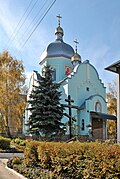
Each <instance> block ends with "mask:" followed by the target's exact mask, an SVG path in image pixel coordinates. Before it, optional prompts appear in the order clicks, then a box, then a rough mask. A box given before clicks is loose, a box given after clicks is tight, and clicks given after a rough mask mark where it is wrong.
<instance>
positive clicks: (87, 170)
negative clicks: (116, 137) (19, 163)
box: [23, 141, 120, 179]
mask: <svg viewBox="0 0 120 179" xmlns="http://www.w3.org/2000/svg"><path fill="white" fill-rule="evenodd" d="M24 156H25V157H24V162H23V164H24V165H25V166H27V168H30V167H32V168H31V169H33V166H35V167H36V172H38V171H39V170H40V171H41V170H44V171H49V172H48V173H49V174H50V176H51V178H54V179H56V178H63V179H66V178H70V179H89V178H90V179H92V178H98V179H99V178H101V179H102V178H107V179H117V178H120V146H119V145H108V144H107V145H106V144H101V143H98V142H95V143H92V142H91V143H80V142H74V143H60V142H37V141H30V142H27V145H26V148H25V152H24ZM33 170H34V169H33ZM28 178H29V177H28ZM33 178H34V177H33ZM36 178H37V177H36ZM48 178H49V177H48Z"/></svg>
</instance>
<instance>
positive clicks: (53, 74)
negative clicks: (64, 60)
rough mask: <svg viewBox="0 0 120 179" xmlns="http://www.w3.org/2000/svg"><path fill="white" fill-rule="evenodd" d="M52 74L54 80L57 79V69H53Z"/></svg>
mask: <svg viewBox="0 0 120 179" xmlns="http://www.w3.org/2000/svg"><path fill="white" fill-rule="evenodd" d="M52 76H53V81H56V70H55V69H54V70H53V73H52Z"/></svg>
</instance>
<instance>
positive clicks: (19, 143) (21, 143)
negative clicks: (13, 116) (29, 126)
mask: <svg viewBox="0 0 120 179" xmlns="http://www.w3.org/2000/svg"><path fill="white" fill-rule="evenodd" d="M25 145H26V140H23V139H20V138H16V139H12V140H11V146H12V147H15V148H16V149H17V150H18V151H24V148H25Z"/></svg>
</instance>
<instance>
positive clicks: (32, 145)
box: [24, 141, 39, 166]
mask: <svg viewBox="0 0 120 179" xmlns="http://www.w3.org/2000/svg"><path fill="white" fill-rule="evenodd" d="M38 144H39V142H37V141H29V142H27V143H26V148H25V150H24V164H25V165H27V166H32V165H36V164H37V162H38V153H37V146H38Z"/></svg>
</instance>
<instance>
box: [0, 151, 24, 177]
mask: <svg viewBox="0 0 120 179" xmlns="http://www.w3.org/2000/svg"><path fill="white" fill-rule="evenodd" d="M11 155H14V156H15V154H2V153H0V179H26V178H25V177H23V176H22V175H20V174H18V173H17V172H14V171H13V170H11V169H8V168H7V167H6V164H7V160H8V159H9V158H10V157H11ZM18 155H20V154H18Z"/></svg>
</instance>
